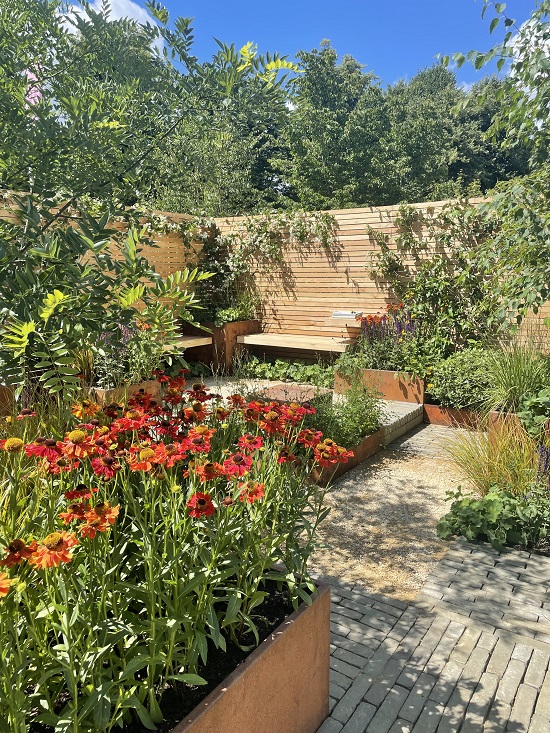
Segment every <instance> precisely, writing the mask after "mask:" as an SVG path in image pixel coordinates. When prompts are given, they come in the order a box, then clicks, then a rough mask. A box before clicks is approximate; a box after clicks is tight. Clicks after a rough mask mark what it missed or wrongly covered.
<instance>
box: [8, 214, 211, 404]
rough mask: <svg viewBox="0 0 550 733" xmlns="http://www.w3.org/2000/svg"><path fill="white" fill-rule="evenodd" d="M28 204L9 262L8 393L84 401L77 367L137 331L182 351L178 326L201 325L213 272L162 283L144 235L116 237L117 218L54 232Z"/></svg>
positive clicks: (86, 220) (12, 235)
mask: <svg viewBox="0 0 550 733" xmlns="http://www.w3.org/2000/svg"><path fill="white" fill-rule="evenodd" d="M20 205H21V209H20V212H19V213H20V217H21V224H20V225H13V224H11V225H10V226H9V230H8V232H7V234H6V235H5V237H4V240H3V244H4V247H3V250H2V252H1V255H2V256H1V257H0V288H1V289H2V293H3V295H4V296H5V299H6V302H7V303H9V308H5V309H4V310H3V311H2V312H1V313H0V359H1V360H2V362H3V366H2V369H3V374H2V377H3V380H4V382H5V383H6V384H7V385H12V386H14V387H15V389H16V392H17V393H20V392H21V391H22V390H23V389H24V388H25V387H26V386H27V387H28V386H32V385H39V386H40V388H41V389H42V390H43V391H45V392H46V393H50V394H57V393H59V392H62V391H67V392H75V391H77V390H78V389H79V388H80V386H81V379H80V376H79V375H80V374H81V368H80V367H81V366H82V365H80V366H79V365H77V364H76V361H77V359H78V358H79V357H82V355H83V354H85V352H86V351H91V352H92V354H93V353H95V355H96V356H98V357H101V356H102V354H104V349H103V346H104V345H105V340H109V341H110V342H114V343H116V342H117V341H121V330H120V329H128V330H132V331H136V329H137V324H141V326H142V328H147V329H149V330H150V332H151V333H152V334H154V340H153V342H154V343H155V344H156V347H157V348H158V350H159V351H161V350H162V349H163V348H165V347H166V346H168V347H170V345H171V344H172V343H175V339H176V337H177V334H178V321H179V320H180V319H187V320H192V317H191V310H190V309H191V308H194V307H196V306H197V305H198V300H197V298H196V297H195V295H194V293H193V290H192V288H193V286H194V283H195V282H200V281H202V280H204V279H206V278H207V277H208V276H209V275H208V274H207V273H199V272H198V270H196V269H195V270H192V271H190V270H187V269H186V270H184V271H181V272H175V273H173V274H172V275H170V276H168V277H167V278H162V277H161V276H160V275H159V274H158V273H157V272H156V271H155V269H154V268H153V267H152V266H151V265H150V264H149V263H148V261H147V260H146V259H145V258H144V257H143V256H142V255H141V245H142V243H143V241H144V238H143V237H142V233H141V232H140V231H138V230H137V229H135V228H130V229H129V230H128V232H126V233H125V234H123V233H121V232H119V231H118V230H116V229H111V228H109V217H108V215H105V216H103V218H102V219H101V220H100V221H98V220H96V219H94V218H93V217H92V216H90V215H88V214H87V213H86V212H83V213H81V214H80V217H81V218H80V222H79V227H78V228H75V227H73V226H69V225H67V224H66V223H62V224H60V223H59V222H55V223H53V224H52V219H51V216H46V213H47V212H46V211H45V210H44V209H42V210H39V209H38V208H37V207H36V206H34V203H33V201H32V200H31V199H27V200H26V201H25V202H23V201H21V202H20ZM138 305H139V306H140V310H139V311H138V310H137V309H136V306H138ZM153 342H152V343H153ZM119 366H120V365H119ZM110 371H111V372H112V370H110ZM108 376H109V378H112V377H113V375H112V373H111V374H110V375H108Z"/></svg>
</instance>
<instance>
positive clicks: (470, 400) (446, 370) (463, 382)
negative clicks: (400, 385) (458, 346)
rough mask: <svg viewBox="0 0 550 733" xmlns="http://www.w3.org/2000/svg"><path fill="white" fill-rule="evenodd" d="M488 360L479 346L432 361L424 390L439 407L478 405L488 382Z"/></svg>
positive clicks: (481, 403) (469, 406) (489, 382)
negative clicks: (433, 362) (434, 362)
mask: <svg viewBox="0 0 550 733" xmlns="http://www.w3.org/2000/svg"><path fill="white" fill-rule="evenodd" d="M490 363H491V355H490V354H489V353H488V352H487V351H483V350H482V349H465V350H464V351H459V352H457V353H456V354H453V355H452V356H449V357H448V358H447V359H443V360H442V361H440V362H439V363H436V364H435V365H434V367H433V371H432V373H431V375H430V378H429V381H428V383H427V385H426V390H427V392H428V393H429V394H430V395H431V396H432V397H433V398H435V399H436V400H437V401H438V403H439V404H440V405H442V406H443V407H454V408H458V409H462V408H470V409H476V408H480V407H482V406H483V405H484V404H485V402H486V400H487V392H488V389H489V387H490V385H491V377H490V372H489V364H490Z"/></svg>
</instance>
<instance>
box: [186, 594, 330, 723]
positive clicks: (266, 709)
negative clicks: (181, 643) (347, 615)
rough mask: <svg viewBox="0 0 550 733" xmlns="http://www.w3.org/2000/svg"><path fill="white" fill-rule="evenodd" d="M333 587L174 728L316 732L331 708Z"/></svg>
mask: <svg viewBox="0 0 550 733" xmlns="http://www.w3.org/2000/svg"><path fill="white" fill-rule="evenodd" d="M329 661H330V589H329V587H328V586H327V585H324V584H319V586H318V592H317V594H316V595H315V597H314V599H313V603H312V604H311V606H305V605H303V606H300V608H299V609H298V610H297V611H295V612H294V613H292V614H291V615H290V616H288V617H287V618H286V619H285V620H284V621H283V623H282V624H281V625H280V626H278V627H277V628H276V629H275V631H273V632H272V633H271V635H270V636H269V637H268V638H267V639H266V640H265V641H263V642H262V643H261V644H260V646H259V647H258V648H257V649H255V650H254V651H253V652H252V653H251V654H250V655H249V656H248V657H247V658H246V659H245V660H244V662H242V664H240V665H239V666H238V667H237V669H235V670H234V671H233V672H232V673H231V674H230V675H229V677H227V678H226V679H225V680H224V681H223V682H222V683H221V684H220V685H218V687H216V689H215V690H213V691H212V692H211V693H210V694H209V695H208V697H206V698H205V699H204V700H203V701H202V702H201V703H200V704H199V705H197V707H196V708H195V709H194V710H193V711H192V712H191V713H190V714H189V715H187V716H186V717H185V718H184V719H183V720H182V721H181V723H179V724H178V725H176V727H175V728H173V729H172V731H171V733H260V732H261V733H315V731H316V730H317V729H318V728H319V726H320V725H321V723H322V722H323V721H324V720H325V718H326V717H327V716H328V713H329V698H328V693H329Z"/></svg>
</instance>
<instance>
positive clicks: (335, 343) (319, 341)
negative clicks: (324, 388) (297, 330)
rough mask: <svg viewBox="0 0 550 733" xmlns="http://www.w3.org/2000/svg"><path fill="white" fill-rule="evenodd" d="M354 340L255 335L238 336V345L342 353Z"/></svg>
mask: <svg viewBox="0 0 550 733" xmlns="http://www.w3.org/2000/svg"><path fill="white" fill-rule="evenodd" d="M352 341H353V339H343V338H330V337H319V336H311V337H310V336H301V335H295V336H292V335H290V334H287V333H254V334H250V335H249V336H237V343H239V344H250V345H251V346H276V347H279V348H289V349H304V350H308V351H337V352H342V351H345V350H346V347H347V346H348V345H349V344H351V343H352Z"/></svg>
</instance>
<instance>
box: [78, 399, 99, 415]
mask: <svg viewBox="0 0 550 733" xmlns="http://www.w3.org/2000/svg"><path fill="white" fill-rule="evenodd" d="M100 410H101V405H99V404H98V403H97V402H92V401H91V400H82V402H79V403H78V404H77V405H73V407H72V413H73V415H74V416H75V417H77V418H78V419H79V420H82V418H83V417H93V416H94V415H96V414H97V413H98V412H99V411H100Z"/></svg>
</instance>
